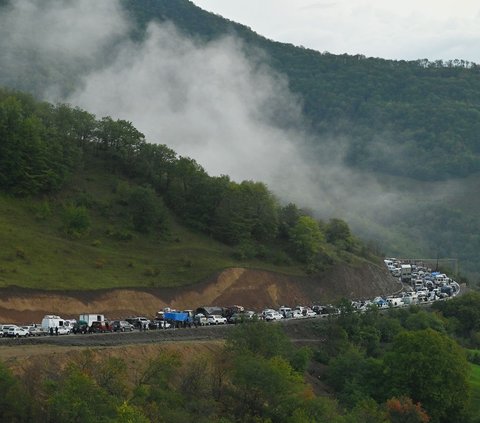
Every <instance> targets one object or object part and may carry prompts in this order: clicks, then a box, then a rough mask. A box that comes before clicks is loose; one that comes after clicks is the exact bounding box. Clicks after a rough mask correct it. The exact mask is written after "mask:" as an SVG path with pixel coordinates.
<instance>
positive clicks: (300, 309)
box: [0, 258, 460, 338]
mask: <svg viewBox="0 0 480 423" xmlns="http://www.w3.org/2000/svg"><path fill="white" fill-rule="evenodd" d="M384 263H385V265H386V266H387V268H388V270H389V271H390V273H391V275H392V277H394V278H396V279H398V282H399V283H401V284H402V288H401V289H399V291H398V292H397V293H396V294H394V295H390V296H387V297H381V296H378V297H376V298H374V299H367V300H354V301H351V304H350V305H351V307H352V309H353V310H354V311H357V312H365V311H367V310H368V309H369V308H371V307H377V308H380V309H388V308H393V307H408V306H410V305H414V304H418V305H422V304H423V305H425V304H429V303H432V302H434V301H439V300H447V299H449V298H452V297H454V296H456V295H458V293H459V292H460V285H459V284H458V283H457V282H455V281H454V280H453V279H451V278H450V277H448V276H447V275H446V274H445V273H441V272H438V271H432V269H431V268H429V267H427V266H425V265H423V264H419V263H415V262H411V261H409V262H405V261H402V260H397V259H395V258H386V259H385V260H384ZM340 313H341V308H339V307H337V306H333V305H330V304H328V305H312V306H299V305H297V306H294V307H289V306H281V307H279V308H278V309H273V308H266V309H264V310H262V311H254V310H246V309H245V308H244V307H242V306H239V305H234V306H230V307H199V308H197V309H196V310H172V309H171V308H164V309H163V310H161V311H159V312H157V313H156V315H155V316H154V317H153V318H147V317H144V316H130V317H125V318H124V319H118V320H109V319H108V318H106V317H105V315H103V314H95V313H87V314H80V315H79V316H78V319H63V318H62V317H60V316H57V315H53V314H52V315H46V316H44V318H43V319H42V321H41V322H40V323H32V324H25V325H15V324H0V337H5V338H6V337H9V338H20V337H29V336H59V335H73V334H75V335H81V334H91V333H109V332H110V333H114V332H133V331H152V330H171V329H179V328H186V327H199V326H216V325H226V324H237V323H243V322H248V321H254V320H264V321H267V322H275V321H281V320H285V319H310V318H319V317H328V316H335V315H338V314H340Z"/></svg>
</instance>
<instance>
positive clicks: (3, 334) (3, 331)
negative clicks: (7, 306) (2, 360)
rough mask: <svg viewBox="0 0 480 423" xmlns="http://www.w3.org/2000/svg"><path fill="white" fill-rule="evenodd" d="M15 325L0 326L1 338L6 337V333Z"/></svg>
mask: <svg viewBox="0 0 480 423" xmlns="http://www.w3.org/2000/svg"><path fill="white" fill-rule="evenodd" d="M14 326H16V325H2V336H7V332H8V330H9V329H10V328H12V327H14Z"/></svg>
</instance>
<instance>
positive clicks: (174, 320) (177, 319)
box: [163, 311, 192, 327]
mask: <svg viewBox="0 0 480 423" xmlns="http://www.w3.org/2000/svg"><path fill="white" fill-rule="evenodd" d="M163 319H164V320H165V321H167V322H169V323H170V324H172V325H173V326H175V327H179V326H187V325H190V324H191V323H192V319H191V317H190V314H189V313H187V312H183V311H170V312H166V313H164V314H163Z"/></svg>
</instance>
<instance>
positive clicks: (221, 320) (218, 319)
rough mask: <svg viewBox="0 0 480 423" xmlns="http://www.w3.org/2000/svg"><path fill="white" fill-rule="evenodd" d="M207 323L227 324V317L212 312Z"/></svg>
mask: <svg viewBox="0 0 480 423" xmlns="http://www.w3.org/2000/svg"><path fill="white" fill-rule="evenodd" d="M207 324H209V325H225V324H227V318H226V317H223V316H220V315H219V314H211V315H209V316H207Z"/></svg>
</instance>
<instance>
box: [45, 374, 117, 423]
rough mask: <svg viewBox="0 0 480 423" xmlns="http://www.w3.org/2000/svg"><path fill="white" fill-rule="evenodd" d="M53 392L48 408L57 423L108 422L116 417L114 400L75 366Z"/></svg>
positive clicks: (54, 387) (54, 386)
mask: <svg viewBox="0 0 480 423" xmlns="http://www.w3.org/2000/svg"><path fill="white" fill-rule="evenodd" d="M52 390H53V392H52V394H51V396H50V399H49V400H48V406H49V410H50V415H51V418H52V420H53V421H55V422H58V423H63V422H65V423H71V422H82V423H89V422H91V423H94V422H108V421H109V419H110V418H111V417H113V416H114V415H115V400H114V398H113V397H109V396H108V395H107V393H106V392H105V391H104V390H103V389H102V388H100V387H99V386H98V385H97V384H96V383H95V381H94V380H93V379H92V378H91V377H89V376H88V375H86V374H85V373H84V372H82V371H80V370H79V369H78V368H76V367H75V366H72V367H70V368H69V369H68V370H67V372H66V373H65V374H64V375H63V378H62V380H60V381H59V382H58V386H56V385H53V386H52Z"/></svg>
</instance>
